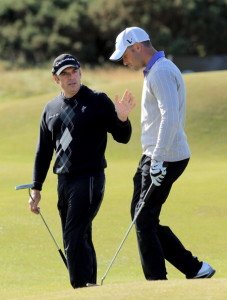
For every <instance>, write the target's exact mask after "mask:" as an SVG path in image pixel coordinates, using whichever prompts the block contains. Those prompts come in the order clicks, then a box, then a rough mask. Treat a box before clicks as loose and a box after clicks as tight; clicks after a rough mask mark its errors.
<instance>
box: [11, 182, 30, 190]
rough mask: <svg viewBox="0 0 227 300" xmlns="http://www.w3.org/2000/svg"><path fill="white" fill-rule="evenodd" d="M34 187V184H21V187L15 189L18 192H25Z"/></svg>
mask: <svg viewBox="0 0 227 300" xmlns="http://www.w3.org/2000/svg"><path fill="white" fill-rule="evenodd" d="M32 186H33V184H32V183H28V184H21V185H17V186H16V187H15V189H16V190H24V189H31V188H32Z"/></svg>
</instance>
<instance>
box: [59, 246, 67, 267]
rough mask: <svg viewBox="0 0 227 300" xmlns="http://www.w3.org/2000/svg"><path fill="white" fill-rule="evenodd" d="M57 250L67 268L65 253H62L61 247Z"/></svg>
mask: <svg viewBox="0 0 227 300" xmlns="http://www.w3.org/2000/svg"><path fill="white" fill-rule="evenodd" d="M58 252H59V254H60V255H61V258H62V260H63V262H64V264H65V266H66V268H67V269H68V265H67V260H66V257H65V255H64V254H63V252H62V251H61V249H58Z"/></svg>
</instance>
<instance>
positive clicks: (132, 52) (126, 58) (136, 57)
mask: <svg viewBox="0 0 227 300" xmlns="http://www.w3.org/2000/svg"><path fill="white" fill-rule="evenodd" d="M122 60H123V64H124V65H125V66H128V67H129V68H130V69H133V70H139V69H141V68H142V67H143V63H142V58H141V47H140V45H139V44H134V45H132V46H130V47H128V48H127V49H126V50H125V53H124V54H123V56H122Z"/></svg>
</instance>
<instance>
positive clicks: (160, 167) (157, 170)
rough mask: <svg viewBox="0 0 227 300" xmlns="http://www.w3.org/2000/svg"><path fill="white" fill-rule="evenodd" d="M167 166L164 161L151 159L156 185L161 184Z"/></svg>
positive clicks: (152, 177) (153, 178)
mask: <svg viewBox="0 0 227 300" xmlns="http://www.w3.org/2000/svg"><path fill="white" fill-rule="evenodd" d="M166 169H167V167H166V166H164V162H163V161H156V160H154V159H152V160H151V166H150V175H151V180H152V183H153V184H154V185H156V186H160V185H161V182H162V181H163V179H164V177H165V175H166Z"/></svg>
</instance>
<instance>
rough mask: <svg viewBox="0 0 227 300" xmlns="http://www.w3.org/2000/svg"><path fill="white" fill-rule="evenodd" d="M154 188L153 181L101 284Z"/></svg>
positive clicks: (102, 280)
mask: <svg viewBox="0 0 227 300" xmlns="http://www.w3.org/2000/svg"><path fill="white" fill-rule="evenodd" d="M154 189H155V185H154V184H152V183H151V184H150V186H149V188H148V190H147V192H146V194H145V196H144V198H143V201H142V202H141V203H140V206H139V209H138V211H137V213H136V214H135V215H134V218H133V220H132V222H131V224H130V226H129V228H128V230H127V231H126V233H125V236H124V238H123V240H122V242H121V243H120V245H119V247H118V249H117V251H116V253H115V254H114V256H113V258H112V260H111V262H110V264H109V266H108V268H107V270H106V272H105V274H104V275H103V277H102V279H101V283H100V285H103V282H104V280H105V278H106V276H107V274H108V272H109V270H110V268H111V267H112V265H113V263H114V261H115V259H116V257H117V255H118V253H119V252H120V250H121V248H122V246H123V244H124V242H125V240H126V238H127V237H128V235H129V233H130V231H131V229H132V226H133V225H134V224H135V222H136V220H137V218H138V216H139V214H140V212H141V210H142V209H143V207H144V205H145V203H146V200H147V199H148V198H149V197H150V195H151V193H152V192H153V190H154Z"/></svg>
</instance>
